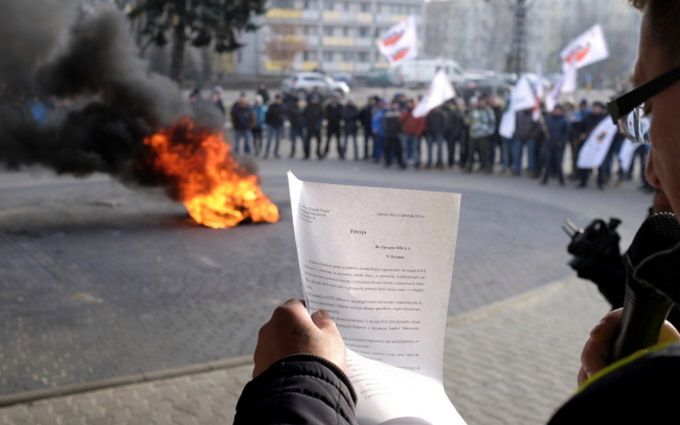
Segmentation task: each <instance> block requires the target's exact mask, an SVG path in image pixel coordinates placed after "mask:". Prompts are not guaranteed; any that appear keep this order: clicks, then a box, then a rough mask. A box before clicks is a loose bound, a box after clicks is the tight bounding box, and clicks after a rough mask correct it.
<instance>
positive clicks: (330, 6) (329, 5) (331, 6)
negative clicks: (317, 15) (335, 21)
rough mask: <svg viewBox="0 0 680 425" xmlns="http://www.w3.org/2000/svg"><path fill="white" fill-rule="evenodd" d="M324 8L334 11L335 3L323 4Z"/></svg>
mask: <svg viewBox="0 0 680 425" xmlns="http://www.w3.org/2000/svg"><path fill="white" fill-rule="evenodd" d="M323 8H324V9H326V10H333V2H332V1H328V0H326V1H325V2H324V4H323Z"/></svg>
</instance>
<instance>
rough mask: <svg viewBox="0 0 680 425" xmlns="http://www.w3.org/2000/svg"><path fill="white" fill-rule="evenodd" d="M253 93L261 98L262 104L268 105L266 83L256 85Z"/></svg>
mask: <svg viewBox="0 0 680 425" xmlns="http://www.w3.org/2000/svg"><path fill="white" fill-rule="evenodd" d="M255 94H256V95H258V96H260V97H261V98H262V104H263V105H269V92H268V91H267V86H266V85H264V84H263V83H260V84H259V85H258V86H257V92H256V93H255Z"/></svg>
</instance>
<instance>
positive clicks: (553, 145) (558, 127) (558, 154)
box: [541, 105, 571, 186]
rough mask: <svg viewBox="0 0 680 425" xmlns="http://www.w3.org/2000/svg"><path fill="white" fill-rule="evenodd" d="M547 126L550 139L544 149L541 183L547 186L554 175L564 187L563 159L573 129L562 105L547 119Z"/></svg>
mask: <svg viewBox="0 0 680 425" xmlns="http://www.w3.org/2000/svg"><path fill="white" fill-rule="evenodd" d="M545 126H546V128H547V130H548V135H547V136H548V137H547V138H546V140H545V142H544V143H543V147H542V151H543V152H542V155H543V163H544V164H545V170H544V174H543V180H542V181H541V183H542V184H547V183H548V178H549V177H550V176H551V175H554V176H556V177H557V179H558V181H559V182H560V185H562V186H564V173H563V172H562V158H563V156H564V147H565V146H566V144H567V141H568V140H569V135H570V133H571V128H570V126H569V122H568V121H567V119H566V118H565V116H564V109H563V108H562V105H555V108H554V109H553V110H552V112H551V113H550V114H549V115H548V116H547V117H546V118H545Z"/></svg>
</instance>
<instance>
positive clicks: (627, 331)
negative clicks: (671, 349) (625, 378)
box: [613, 264, 673, 361]
mask: <svg viewBox="0 0 680 425" xmlns="http://www.w3.org/2000/svg"><path fill="white" fill-rule="evenodd" d="M626 269H627V270H626V297H625V299H624V302H623V317H622V319H621V326H620V328H619V335H618V337H617V338H616V341H615V343H614V353H613V354H614V355H613V360H614V361H616V360H620V359H622V358H624V357H627V356H629V355H631V354H633V353H634V352H636V351H638V350H641V349H643V348H647V347H651V346H653V345H655V344H656V343H657V340H658V339H659V331H660V330H661V326H662V325H663V322H664V320H666V317H667V316H668V312H669V311H670V309H671V307H672V305H673V303H672V302H671V300H670V299H668V297H666V296H665V295H663V294H661V293H660V292H659V291H657V290H656V289H654V288H653V287H652V286H651V285H648V284H646V283H644V282H640V281H638V280H637V279H635V278H634V277H633V276H634V274H633V270H631V269H632V267H631V266H630V264H626Z"/></svg>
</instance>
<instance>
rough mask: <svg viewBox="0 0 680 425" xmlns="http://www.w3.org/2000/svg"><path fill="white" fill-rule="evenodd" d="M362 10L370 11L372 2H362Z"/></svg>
mask: <svg viewBox="0 0 680 425" xmlns="http://www.w3.org/2000/svg"><path fill="white" fill-rule="evenodd" d="M361 11H362V12H370V11H371V4H370V3H366V2H361Z"/></svg>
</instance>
